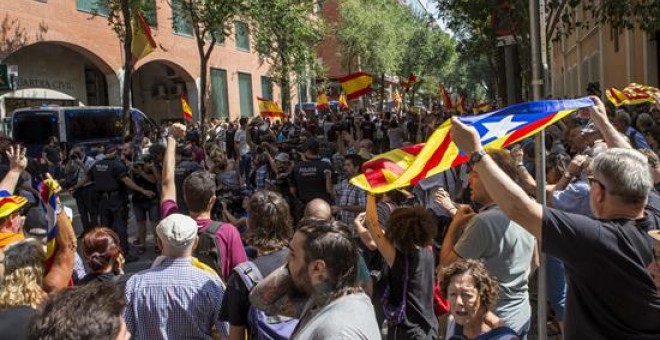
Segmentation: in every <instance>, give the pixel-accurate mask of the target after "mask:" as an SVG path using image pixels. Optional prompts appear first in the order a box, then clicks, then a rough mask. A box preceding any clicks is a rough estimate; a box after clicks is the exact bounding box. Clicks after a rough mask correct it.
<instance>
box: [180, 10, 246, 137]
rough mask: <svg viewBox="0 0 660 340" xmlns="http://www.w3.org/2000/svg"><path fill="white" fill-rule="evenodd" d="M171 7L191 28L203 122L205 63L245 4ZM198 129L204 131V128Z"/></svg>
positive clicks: (206, 63)
mask: <svg viewBox="0 0 660 340" xmlns="http://www.w3.org/2000/svg"><path fill="white" fill-rule="evenodd" d="M170 7H172V8H173V10H175V9H176V10H178V11H179V13H178V14H179V15H181V17H182V19H183V20H185V21H186V22H187V23H190V25H192V32H193V36H194V37H195V42H196V43H197V52H198V55H199V61H200V62H199V67H200V71H199V74H200V86H199V87H200V89H201V90H200V91H199V104H200V121H202V122H204V121H205V120H206V116H207V113H208V112H207V103H208V102H209V87H208V73H209V67H208V63H209V59H210V58H211V53H212V52H213V50H214V48H215V46H216V43H218V42H220V41H224V39H225V38H226V37H227V36H229V34H231V30H232V27H233V25H232V24H233V19H234V18H235V17H236V16H238V15H240V14H241V13H245V12H246V11H247V9H248V7H247V3H246V2H245V1H240V0H172V2H171V3H170ZM173 23H174V20H173ZM201 126H202V129H204V128H205V126H206V125H205V124H201ZM203 132H205V131H203Z"/></svg>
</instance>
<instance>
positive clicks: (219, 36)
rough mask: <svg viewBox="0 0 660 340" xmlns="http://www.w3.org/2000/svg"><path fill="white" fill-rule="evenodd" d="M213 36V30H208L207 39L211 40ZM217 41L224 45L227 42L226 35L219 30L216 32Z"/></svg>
mask: <svg viewBox="0 0 660 340" xmlns="http://www.w3.org/2000/svg"><path fill="white" fill-rule="evenodd" d="M212 36H213V32H207V33H206V40H208V41H211V37H212ZM215 43H216V44H219V45H222V44H224V43H225V35H224V34H222V32H218V33H217V34H215Z"/></svg>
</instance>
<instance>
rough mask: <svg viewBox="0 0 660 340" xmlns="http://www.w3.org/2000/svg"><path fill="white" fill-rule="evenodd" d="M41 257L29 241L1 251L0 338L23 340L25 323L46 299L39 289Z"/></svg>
mask: <svg viewBox="0 0 660 340" xmlns="http://www.w3.org/2000/svg"><path fill="white" fill-rule="evenodd" d="M45 257H46V256H45V254H44V252H43V250H42V249H41V247H40V246H39V245H38V244H37V242H35V241H33V240H26V241H22V242H18V243H14V244H12V245H10V246H8V247H7V248H5V257H4V263H5V277H4V281H3V282H2V285H1V286H0V338H2V339H25V334H27V325H28V323H29V320H30V319H31V318H32V316H34V315H35V314H36V309H37V306H38V305H39V304H41V302H43V301H44V300H45V299H46V296H47V294H46V292H45V291H44V289H43V288H42V284H43V277H44V260H45Z"/></svg>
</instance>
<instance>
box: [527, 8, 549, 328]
mask: <svg viewBox="0 0 660 340" xmlns="http://www.w3.org/2000/svg"><path fill="white" fill-rule="evenodd" d="M544 9H545V1H544V0H529V16H530V21H529V25H530V27H529V32H530V42H531V50H532V51H531V52H532V53H531V54H532V65H531V66H532V82H531V83H532V88H533V95H534V100H541V99H542V97H543V89H544V79H543V78H544V72H543V71H542V67H544V66H545V63H546V51H545V47H546V45H545V41H544V40H545V16H544V15H542V14H543V13H545V11H544ZM542 63H543V64H542ZM534 153H535V164H536V188H537V193H536V196H537V200H538V201H539V203H540V204H541V205H542V206H544V207H545V206H546V193H545V191H546V187H545V180H546V173H545V157H546V155H545V130H542V131H541V132H540V133H539V134H537V135H536V138H535V148H534ZM540 248H541V247H540V244H539V261H540V263H539V269H538V271H539V273H538V276H537V277H538V299H537V313H538V314H537V321H538V338H539V339H540V340H546V339H547V338H548V334H547V316H548V315H547V301H548V299H547V296H548V294H547V285H546V274H547V273H546V262H545V254H543V253H542V252H541V249H540Z"/></svg>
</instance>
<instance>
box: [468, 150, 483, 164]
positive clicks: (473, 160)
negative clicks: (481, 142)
mask: <svg viewBox="0 0 660 340" xmlns="http://www.w3.org/2000/svg"><path fill="white" fill-rule="evenodd" d="M485 154H486V151H484V149H481V150H477V151H475V152H473V153H471V154H470V159H469V160H468V166H470V167H474V165H475V164H477V163H479V161H480V160H481V159H482V158H483V157H484V155H485Z"/></svg>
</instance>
